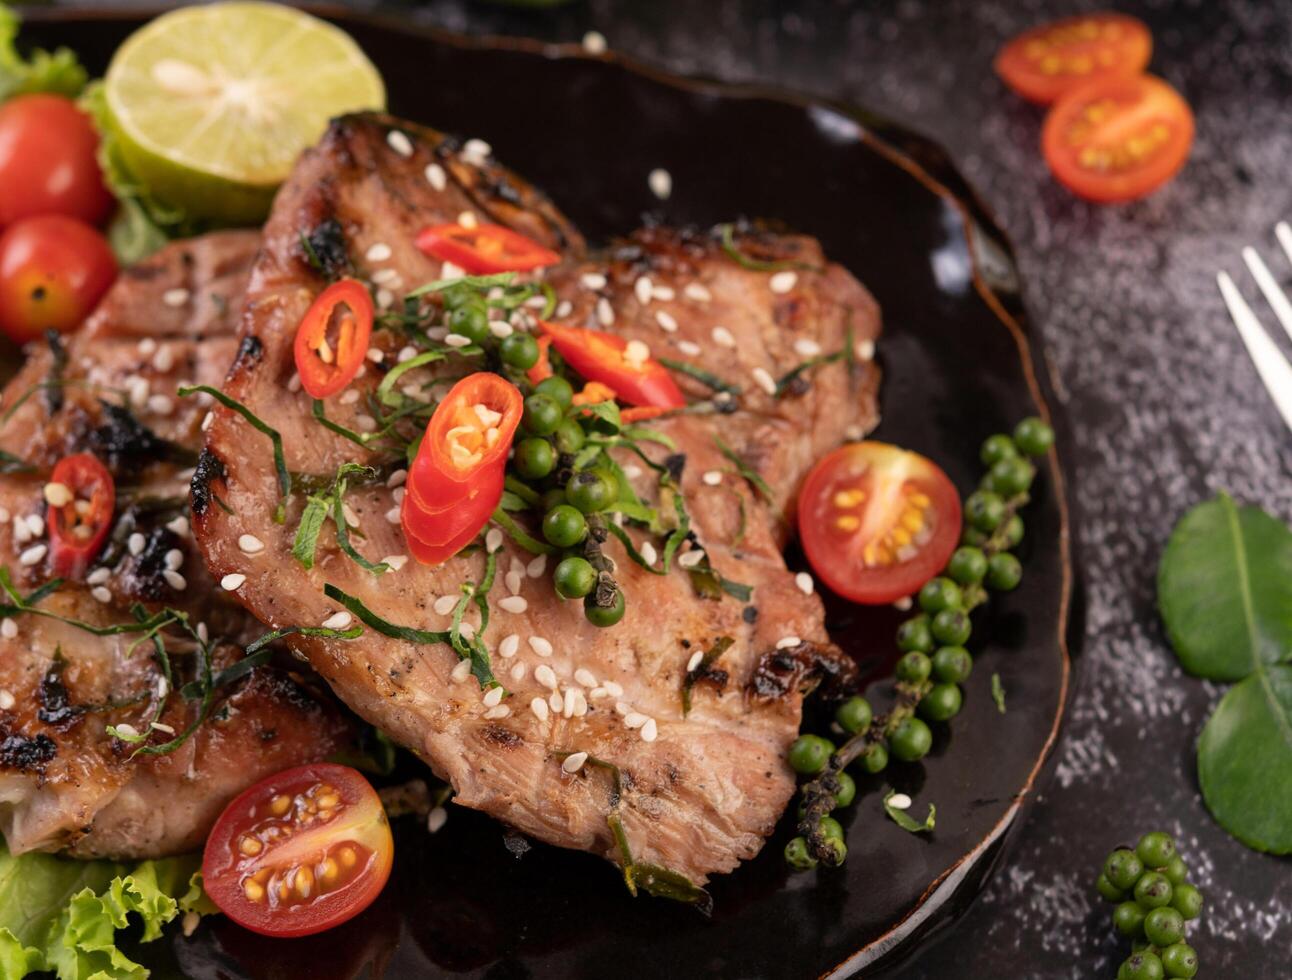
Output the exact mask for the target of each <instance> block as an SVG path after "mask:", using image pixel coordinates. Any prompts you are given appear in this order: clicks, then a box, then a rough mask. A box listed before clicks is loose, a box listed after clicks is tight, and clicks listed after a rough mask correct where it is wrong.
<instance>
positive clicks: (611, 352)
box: [538, 320, 686, 408]
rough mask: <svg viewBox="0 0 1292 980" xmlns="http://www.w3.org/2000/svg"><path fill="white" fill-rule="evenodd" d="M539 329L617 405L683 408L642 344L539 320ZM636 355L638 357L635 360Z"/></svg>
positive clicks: (667, 377)
mask: <svg viewBox="0 0 1292 980" xmlns="http://www.w3.org/2000/svg"><path fill="white" fill-rule="evenodd" d="M538 328H539V330H541V331H542V332H543V334H544V335H545V336H548V337H551V338H552V346H553V347H555V348H556V349H557V351H558V353H560V355H561V356H562V357H563V358H565V360H566V363H568V364H569V365H570V367H572V368H574V370H576V371H578V372H579V374H581V375H583V377H584V378H585V379H586V380H588V381H599V382H601V383H602V384H604V385H608V386H609V387H610V388H611V389H612V390H613V391H614V393H615V396H616V397H617V398H618V399H619V400H620V401H622V402H627V403H628V404H629V405H650V406H654V407H657V408H685V407H686V399H685V398H684V397H683V396H682V392H681V389H679V388H678V386H677V382H675V381H674V380H673V376H672V375H670V374H669V373H668V369H667V368H665V367H664V365H663V364H661V363H660V362H659V361H657V360H655V359H654V358H653V357H651V356H650V348H648V347H647V346H646V345H645V344H643V343H641V341H626V340H624V338H623V337H620V336H617V335H616V334H612V333H604V332H602V331H600V330H588V329H586V328H584V327H567V326H565V325H563V324H560V323H545V322H543V321H541V320H540V321H539V324H538ZM635 353H636V354H639V355H640V356H637V357H634V356H633V355H634V354H635Z"/></svg>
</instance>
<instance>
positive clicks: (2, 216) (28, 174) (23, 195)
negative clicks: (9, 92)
mask: <svg viewBox="0 0 1292 980" xmlns="http://www.w3.org/2000/svg"><path fill="white" fill-rule="evenodd" d="M98 149H99V134H98V133H97V132H95V129H94V125H93V124H92V123H91V122H90V117H89V116H87V115H86V114H85V113H84V112H82V111H81V110H80V109H78V108H77V106H76V103H75V102H73V101H72V100H71V99H67V98H64V97H63V96H61V95H19V96H17V97H16V98H13V99H10V100H9V101H8V102H6V103H5V104H4V105H3V106H0V228H3V227H4V226H6V225H10V224H12V223H13V222H15V221H18V220H20V219H22V218H30V217H34V216H35V215H38V214H61V215H64V216H66V217H69V218H76V219H78V220H80V221H84V222H86V223H87V224H91V225H97V224H99V223H100V222H102V221H103V219H104V218H106V217H107V216H108V212H110V211H111V210H112V206H113V204H114V203H115V202H114V200H113V198H112V195H111V194H109V193H108V189H107V188H106V187H105V186H104V185H103V173H102V171H100V170H99V161H98V159H97V158H96V154H97V152H98Z"/></svg>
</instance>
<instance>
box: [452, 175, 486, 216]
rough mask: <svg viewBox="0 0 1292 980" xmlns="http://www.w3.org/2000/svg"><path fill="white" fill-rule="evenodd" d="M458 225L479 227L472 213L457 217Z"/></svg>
mask: <svg viewBox="0 0 1292 980" xmlns="http://www.w3.org/2000/svg"><path fill="white" fill-rule="evenodd" d="M481 162H483V161H481ZM458 224H460V225H461V226H462V227H463V228H477V227H479V225H480V219H479V218H477V217H476V215H475V212H474V211H463V212H462V213H461V214H459V215H458Z"/></svg>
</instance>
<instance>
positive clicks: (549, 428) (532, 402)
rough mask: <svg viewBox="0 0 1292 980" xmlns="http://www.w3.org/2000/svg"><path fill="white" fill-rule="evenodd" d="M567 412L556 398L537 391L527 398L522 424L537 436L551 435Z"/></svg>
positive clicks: (526, 429)
mask: <svg viewBox="0 0 1292 980" xmlns="http://www.w3.org/2000/svg"><path fill="white" fill-rule="evenodd" d="M564 414H565V412H564V410H563V409H562V408H561V406H560V405H558V404H557V403H556V402H555V400H553V399H552V398H549V397H548V396H547V395H544V394H543V393H541V392H535V393H534V394H532V395H530V396H529V397H528V398H526V399H525V414H524V415H523V416H522V417H521V424H522V425H524V426H525V431H526V432H530V433H533V434H534V435H536V436H550V435H551V434H552V433H553V432H555V431H556V427H557V426H558V425H560V424H561V418H562V416H564Z"/></svg>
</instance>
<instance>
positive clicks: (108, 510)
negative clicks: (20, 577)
mask: <svg viewBox="0 0 1292 980" xmlns="http://www.w3.org/2000/svg"><path fill="white" fill-rule="evenodd" d="M45 494H46V497H47V499H50V500H56V499H58V498H59V497H66V496H67V495H68V494H70V495H71V499H70V500H66V501H65V502H64V503H60V504H57V505H56V504H54V503H51V504H50V505H49V508H48V511H47V512H46V515H45V523H46V524H47V525H48V527H49V546H50V562H51V564H52V566H53V569H54V574H55V575H57V576H59V577H61V578H80V577H81V576H82V575H84V574H85V570H86V569H87V568H88V567H89V565H90V562H92V561H93V560H94V559H95V557H96V556H97V555H98V553H99V551H100V550H101V549H102V548H103V543H104V542H105V541H107V539H108V532H109V531H111V530H112V514H113V511H114V510H115V509H116V506H117V489H116V482H115V481H114V480H113V479H112V474H111V473H109V472H108V470H107V467H105V466H104V465H103V464H102V463H100V462H99V460H98V459H97V457H95V456H91V455H90V454H89V453H77V454H76V455H74V456H64V457H63V458H62V459H60V460H59V461H58V463H57V464H55V466H54V472H53V473H51V474H50V476H49V485H47V488H46V490H45ZM55 495H57V496H55Z"/></svg>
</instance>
